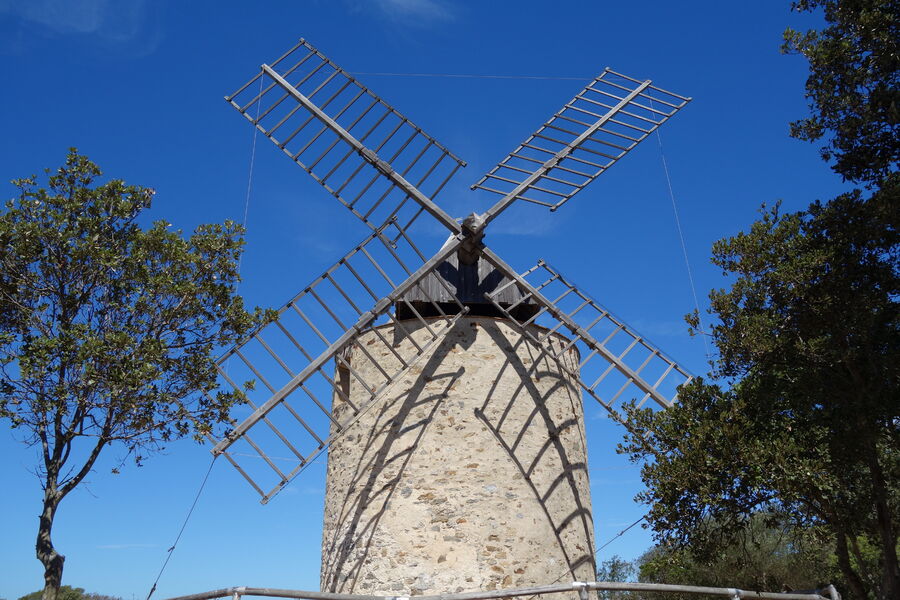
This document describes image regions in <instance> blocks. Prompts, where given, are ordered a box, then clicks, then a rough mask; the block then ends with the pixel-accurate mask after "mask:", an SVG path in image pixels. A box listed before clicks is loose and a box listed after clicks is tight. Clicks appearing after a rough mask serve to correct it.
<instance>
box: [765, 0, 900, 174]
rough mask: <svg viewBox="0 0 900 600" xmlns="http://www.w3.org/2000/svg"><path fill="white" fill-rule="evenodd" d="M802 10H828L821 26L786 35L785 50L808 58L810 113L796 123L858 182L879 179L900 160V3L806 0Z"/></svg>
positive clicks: (800, 133) (802, 135)
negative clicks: (822, 140)
mask: <svg viewBox="0 0 900 600" xmlns="http://www.w3.org/2000/svg"><path fill="white" fill-rule="evenodd" d="M793 7H794V9H795V10H798V11H816V10H817V9H819V8H821V9H822V10H823V12H824V16H825V20H826V21H827V22H828V27H826V28H824V29H823V30H822V31H815V30H812V31H806V32H803V33H801V32H798V31H794V30H792V29H788V30H787V31H785V33H784V40H785V41H784V46H783V47H782V49H783V51H784V52H789V53H799V54H802V55H803V56H805V57H806V59H807V60H808V61H809V67H810V74H809V79H807V81H806V97H807V99H808V100H809V104H810V109H811V111H812V114H811V116H809V117H807V118H805V119H801V120H799V121H796V122H794V123H792V124H791V135H792V136H793V137H796V138H799V139H803V140H810V141H815V140H820V139H822V138H825V144H824V146H823V147H822V149H821V153H822V157H823V158H824V159H825V160H826V161H830V160H832V159H834V166H833V168H834V170H835V171H836V172H837V173H839V174H841V175H842V176H843V177H844V178H845V179H849V180H851V181H858V182H865V183H873V182H878V181H879V180H881V179H883V178H884V177H886V176H887V175H889V174H890V173H892V172H896V171H897V164H898V160H900V75H898V73H900V3H898V2H897V0H800V1H798V2H794V4H793Z"/></svg>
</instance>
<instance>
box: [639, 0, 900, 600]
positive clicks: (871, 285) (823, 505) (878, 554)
mask: <svg viewBox="0 0 900 600" xmlns="http://www.w3.org/2000/svg"><path fill="white" fill-rule="evenodd" d="M793 8H795V9H796V10H800V11H815V10H818V9H822V10H823V14H824V17H825V21H826V23H827V27H825V28H824V29H823V30H822V31H807V32H806V33H802V34H801V33H798V32H796V31H793V30H790V29H789V30H787V31H786V32H785V46H784V49H785V50H786V51H788V52H797V53H801V54H803V55H804V56H805V57H806V58H807V59H808V60H809V63H810V76H809V79H808V80H807V84H806V91H807V93H806V95H807V99H808V100H809V102H810V109H811V114H810V116H808V117H807V118H805V119H801V120H800V121H797V122H795V123H793V124H792V127H791V134H792V135H793V136H795V137H798V138H801V139H806V140H810V141H816V140H823V141H824V144H825V145H824V147H823V148H822V157H823V159H825V160H826V161H831V160H833V161H834V164H833V165H832V168H833V169H834V170H835V171H836V172H837V173H839V174H841V175H842V176H843V177H844V178H845V179H848V180H851V181H856V182H859V183H863V184H865V185H866V187H867V188H868V189H869V190H873V191H872V194H871V196H870V197H869V198H868V199H866V198H864V197H863V194H862V192H860V191H859V190H854V191H852V192H850V193H846V194H842V195H841V196H839V197H837V198H835V199H834V200H831V201H829V202H827V203H821V202H816V203H814V204H812V205H811V206H810V207H809V208H808V209H807V210H805V211H800V212H797V213H794V214H788V215H782V214H780V211H779V209H778V206H776V207H775V208H774V209H772V210H764V211H763V215H762V218H761V219H760V220H759V221H758V222H756V223H754V224H753V225H752V227H751V228H750V231H749V233H742V234H740V235H738V236H735V237H733V238H730V239H724V240H721V241H719V242H717V243H716V245H715V246H714V247H713V263H714V264H716V265H717V266H719V267H720V268H721V269H722V271H723V273H724V274H725V275H728V276H731V277H732V278H733V281H732V284H731V287H730V289H728V290H725V289H721V290H715V291H713V292H712V293H711V294H710V300H711V312H712V313H713V314H714V315H715V317H716V318H717V323H716V324H715V325H714V326H713V327H712V330H711V331H710V332H709V335H711V337H712V339H713V341H714V342H715V344H716V346H717V348H718V351H719V356H718V357H717V359H716V361H715V363H714V365H713V370H712V372H711V374H710V375H711V378H712V381H711V382H706V381H704V380H702V379H698V380H695V381H694V382H693V383H692V384H691V385H689V386H686V387H685V388H684V389H682V391H681V394H680V396H679V398H680V402H679V403H678V405H676V407H675V408H674V409H672V410H668V411H665V412H664V413H660V414H652V413H650V412H649V411H636V410H632V416H633V417H634V419H635V423H636V427H635V429H634V431H633V433H631V434H630V435H629V438H628V439H627V440H626V442H625V444H624V445H623V446H622V451H623V452H628V453H630V454H631V456H632V458H633V459H634V460H639V461H652V462H645V464H644V467H643V469H642V474H643V477H644V480H645V483H647V485H648V491H647V492H645V493H644V494H642V495H641V496H640V498H641V499H643V500H644V501H646V502H648V503H650V504H651V511H650V515H649V517H650V525H651V527H652V528H653V530H654V532H655V534H656V536H657V539H658V540H659V541H660V543H661V544H663V545H665V546H666V547H668V548H672V549H681V548H685V547H688V546H689V547H690V548H691V553H692V556H693V557H694V558H695V559H698V560H701V561H703V560H706V561H708V560H710V558H711V557H713V556H715V555H716V553H717V552H721V551H722V550H723V549H724V548H727V547H728V546H729V544H733V543H734V542H735V540H736V539H738V538H739V537H740V536H742V535H746V533H747V531H748V529H749V528H750V527H751V526H752V524H753V523H754V521H755V519H756V518H758V517H757V513H759V511H766V513H768V514H769V515H771V517H770V518H775V516H777V518H778V519H779V520H780V521H782V522H786V523H788V524H789V526H790V528H791V530H792V531H795V532H797V533H798V534H803V535H814V536H818V537H819V539H820V541H822V542H823V543H825V544H826V545H827V546H829V547H833V548H834V556H835V559H836V562H837V565H838V568H839V570H840V573H841V576H842V577H843V581H844V585H846V588H845V589H847V590H849V592H850V594H851V595H852V596H853V597H856V598H867V597H881V598H897V597H900V568H898V561H897V554H898V544H897V531H898V527H900V435H898V425H900V409H898V403H897V398H900V244H898V231H897V226H898V223H900V174H898V172H897V165H898V155H900V141H898V140H900V136H898V133H900V130H898V120H900V119H898V100H900V92H898V72H900V70H898V66H900V30H898V28H900V24H898V23H900V20H898V17H900V3H898V2H897V1H896V0H799V1H797V2H794V4H793ZM689 322H690V323H691V325H692V326H693V327H694V328H696V327H697V326H698V324H699V323H698V317H697V315H694V316H693V317H692V318H691V319H689ZM679 551H680V550H679Z"/></svg>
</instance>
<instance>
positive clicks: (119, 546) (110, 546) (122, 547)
mask: <svg viewBox="0 0 900 600" xmlns="http://www.w3.org/2000/svg"><path fill="white" fill-rule="evenodd" d="M157 545H158V544H102V545H100V546H97V549H98V550H130V549H132V548H156V547H157Z"/></svg>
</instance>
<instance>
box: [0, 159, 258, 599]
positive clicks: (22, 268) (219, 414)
mask: <svg viewBox="0 0 900 600" xmlns="http://www.w3.org/2000/svg"><path fill="white" fill-rule="evenodd" d="M47 174H48V175H49V177H48V179H47V185H46V187H40V186H39V185H38V181H37V178H36V177H29V178H25V179H19V180H16V181H14V183H15V185H16V186H17V187H18V189H19V194H18V196H17V197H16V198H14V199H12V200H10V201H9V202H8V203H7V204H6V210H5V211H4V212H3V213H2V215H0V299H2V302H0V418H5V419H7V420H8V421H9V422H10V423H11V425H12V427H13V428H14V429H16V430H18V431H20V432H22V433H23V437H24V438H25V441H26V442H27V443H29V444H36V445H38V446H39V447H40V450H41V456H42V461H41V464H40V465H39V467H38V473H39V475H40V477H41V480H42V485H43V488H44V510H43V512H42V514H41V521H40V529H39V535H38V544H37V554H38V558H39V559H40V560H41V561H42V562H43V563H44V566H45V573H46V574H45V578H48V577H50V575H51V574H55V575H53V577H52V578H48V579H47V584H48V590H50V589H52V588H55V587H58V585H59V576H61V573H62V560H63V558H62V556H61V555H59V554H58V553H57V552H56V550H55V549H54V548H53V545H52V542H51V541H50V529H51V527H52V523H53V518H54V515H55V512H56V507H57V506H58V504H59V502H60V500H62V499H63V498H64V497H65V496H66V495H67V494H68V493H70V492H71V491H72V490H73V489H74V488H75V487H76V486H77V485H78V484H79V483H80V482H81V481H82V480H83V479H84V477H85V476H86V475H87V474H88V473H89V472H90V471H91V470H92V469H93V468H94V465H95V464H96V461H97V458H98V457H99V455H100V453H101V452H102V451H103V450H104V449H105V448H106V447H107V446H109V445H111V444H115V445H116V446H117V447H119V448H120V449H122V450H123V455H124V456H131V457H132V458H133V459H134V460H135V461H136V462H137V463H138V464H140V462H141V460H142V459H143V458H144V457H145V456H146V455H147V454H149V453H152V452H153V451H156V450H159V449H160V448H162V447H163V446H164V445H165V443H166V442H168V441H170V440H173V439H177V438H181V437H184V436H188V435H192V436H194V437H195V438H196V439H198V440H200V439H202V437H203V436H204V435H205V434H207V433H208V432H210V431H211V430H212V429H213V428H214V427H215V426H216V425H217V424H219V423H222V422H224V421H226V420H227V419H228V413H229V410H230V408H231V407H232V405H234V404H235V403H236V402H239V401H241V400H242V398H241V397H240V395H239V394H235V393H223V392H216V391H214V390H215V387H216V384H215V380H216V372H215V368H214V363H213V360H212V358H211V354H212V352H214V351H215V350H216V349H217V348H219V347H221V346H223V345H226V344H231V343H233V342H234V341H235V340H236V339H238V338H239V337H240V336H242V335H244V334H245V333H247V332H248V331H249V330H250V329H251V328H252V327H254V326H256V325H257V324H258V323H259V322H260V321H261V320H262V319H263V317H267V316H268V313H262V312H260V311H257V313H256V314H255V315H253V314H249V313H248V312H246V311H245V310H244V307H243V302H242V300H241V298H240V296H237V295H236V294H235V289H236V286H237V283H238V280H239V278H238V272H237V262H238V257H239V255H240V252H241V247H242V245H243V240H242V239H241V234H242V229H241V227H240V226H239V225H238V224H236V223H233V222H230V221H227V222H225V223H224V224H222V225H201V226H200V227H198V228H197V229H196V231H195V232H194V233H193V234H192V235H190V236H189V237H187V238H185V237H184V236H183V235H182V234H181V232H180V231H172V230H171V229H170V226H169V224H168V223H165V222H162V221H157V222H155V223H153V224H152V226H150V227H149V228H147V229H144V228H142V227H140V226H139V225H138V224H137V218H138V215H139V214H140V213H141V211H142V210H144V209H146V208H148V207H149V206H150V200H151V198H152V196H153V190H151V189H148V188H142V187H138V186H129V185H126V184H125V183H124V182H122V181H119V180H110V181H107V182H105V183H102V184H99V183H98V178H99V177H100V176H101V172H100V169H99V168H98V167H97V166H96V165H95V164H94V163H92V162H91V161H90V160H88V159H87V158H86V157H84V156H82V155H79V154H78V152H77V151H76V150H74V149H73V150H71V151H70V153H69V155H68V156H67V158H66V163H65V165H64V166H62V167H60V168H59V169H57V170H56V171H55V172H53V173H50V171H47ZM45 600H53V595H52V594H50V596H46V595H45Z"/></svg>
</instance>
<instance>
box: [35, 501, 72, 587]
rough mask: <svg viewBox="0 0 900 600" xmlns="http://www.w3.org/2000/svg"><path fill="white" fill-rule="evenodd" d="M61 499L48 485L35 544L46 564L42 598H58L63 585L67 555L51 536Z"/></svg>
mask: <svg viewBox="0 0 900 600" xmlns="http://www.w3.org/2000/svg"><path fill="white" fill-rule="evenodd" d="M59 500H60V498H59V494H58V493H57V492H56V490H54V489H52V488H49V487H48V489H47V490H46V491H45V492H44V510H43V511H42V512H41V516H40V524H39V525H38V535H37V544H36V545H35V554H36V556H37V559H38V560H39V561H41V564H42V565H44V592H43V594H42V596H41V600H56V596H57V595H58V594H59V587H60V585H62V574H63V563H64V562H65V560H66V557H65V556H63V555H62V554H60V553H59V552H57V551H56V548H54V547H53V540H52V539H51V537H50V534H51V532H52V530H53V518H54V517H55V516H56V508H57V507H58V506H59Z"/></svg>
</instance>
